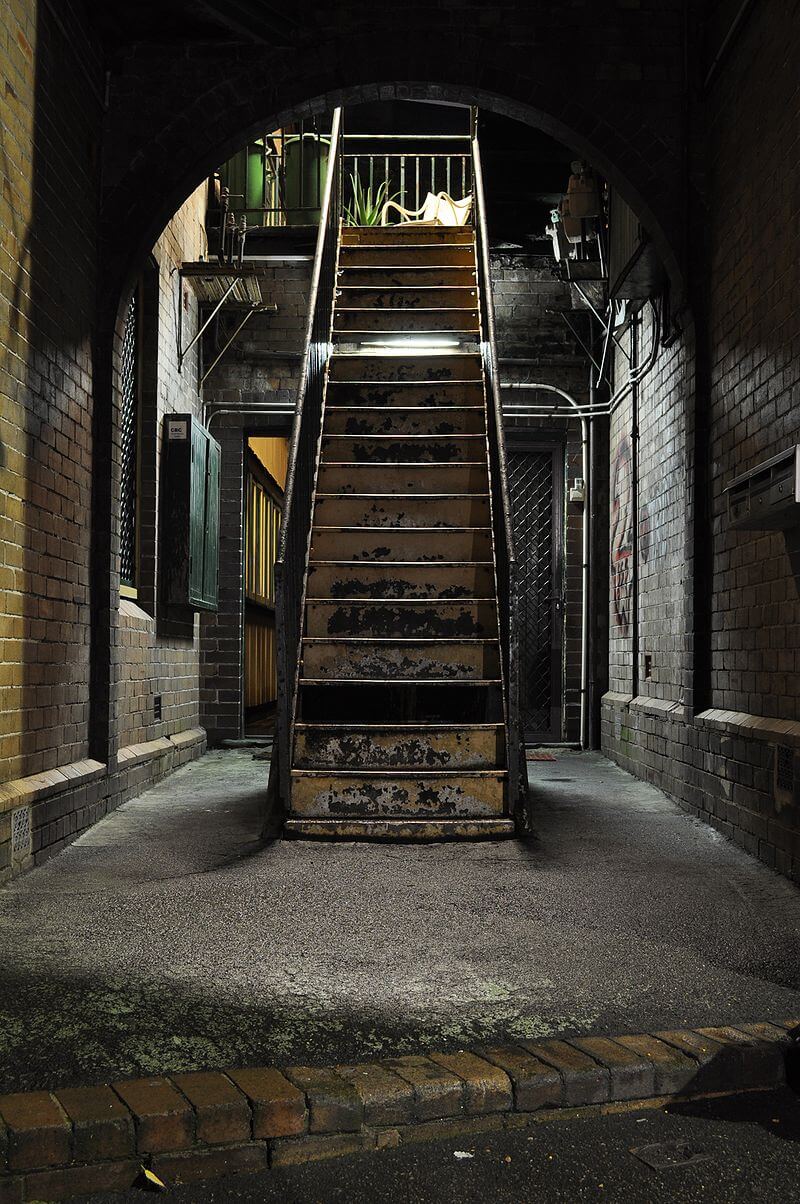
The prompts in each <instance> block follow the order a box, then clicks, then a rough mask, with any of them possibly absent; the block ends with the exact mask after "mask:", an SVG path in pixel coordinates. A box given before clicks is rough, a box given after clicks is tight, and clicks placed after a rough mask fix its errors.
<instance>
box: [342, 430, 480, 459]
mask: <svg viewBox="0 0 800 1204" xmlns="http://www.w3.org/2000/svg"><path fill="white" fill-rule="evenodd" d="M485 454H486V437H485V435H484V434H483V433H481V434H478V435H450V436H447V435H442V436H438V437H435V438H433V437H431V436H430V435H394V434H391V435H358V436H352V435H323V438H322V462H323V463H333V464H346V463H350V464H386V463H394V464H431V463H432V464H457V463H465V464H474V463H475V462H476V461H479V460H480V459H481V458H482V456H484V455H485Z"/></svg>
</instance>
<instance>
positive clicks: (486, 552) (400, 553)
mask: <svg viewBox="0 0 800 1204" xmlns="http://www.w3.org/2000/svg"><path fill="white" fill-rule="evenodd" d="M310 559H311V560H312V561H316V560H351V561H356V562H360V561H371V562H373V563H374V562H381V561H393V560H399V561H403V562H407V561H418V562H420V563H422V564H425V563H429V562H431V561H437V560H480V561H491V559H492V535H491V530H490V529H488V528H484V527H465V528H460V527H434V528H431V527H398V528H395V527H390V528H380V529H376V528H374V527H314V528H313V529H312V532H311V555H310Z"/></svg>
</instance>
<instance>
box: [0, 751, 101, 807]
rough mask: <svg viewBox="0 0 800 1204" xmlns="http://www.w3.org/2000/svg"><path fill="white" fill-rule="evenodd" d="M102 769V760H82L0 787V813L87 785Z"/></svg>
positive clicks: (18, 779) (94, 780) (95, 779)
mask: <svg viewBox="0 0 800 1204" xmlns="http://www.w3.org/2000/svg"><path fill="white" fill-rule="evenodd" d="M106 769H107V766H106V764H105V762H104V761H93V760H91V759H90V758H88V757H87V758H86V759H85V760H83V761H73V762H72V763H71V764H70V765H61V766H59V768H58V769H46V770H45V771H44V772H43V773H34V774H32V775H31V776H30V777H27V778H17V779H16V780H15V781H13V782H6V784H5V785H4V786H0V814H2V812H4V811H13V810H14V809H15V808H16V807H30V806H32V805H33V804H34V803H40V802H42V801H43V800H44V799H47V798H50V797H51V796H52V795H54V794H60V793H61V792H62V791H64V790H77V789H78V787H80V786H87V785H88V784H89V783H90V782H96V781H97V779H98V778H101V777H102V776H103V774H104V773H105V772H106Z"/></svg>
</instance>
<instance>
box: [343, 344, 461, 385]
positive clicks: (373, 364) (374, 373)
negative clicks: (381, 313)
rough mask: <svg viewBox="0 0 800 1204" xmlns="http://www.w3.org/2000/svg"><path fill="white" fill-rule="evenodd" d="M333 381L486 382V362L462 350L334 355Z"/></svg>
mask: <svg viewBox="0 0 800 1204" xmlns="http://www.w3.org/2000/svg"><path fill="white" fill-rule="evenodd" d="M329 377H330V380H331V381H342V380H348V381H358V382H360V383H365V384H371V383H373V382H377V381H382V382H386V383H396V382H400V381H409V382H411V381H413V382H414V383H417V382H418V383H426V382H428V381H436V382H439V381H451V380H453V381H456V380H459V381H460V380H469V381H481V382H482V381H483V362H482V360H481V357H480V354H479V353H478V352H472V351H461V352H458V351H456V352H450V353H449V354H447V355H443V354H433V353H431V354H422V353H420V354H417V355H409V354H408V353H407V352H403V353H401V354H397V355H369V354H364V353H352V354H351V353H346V352H334V354H333V355H332V356H331V359H330V365H329Z"/></svg>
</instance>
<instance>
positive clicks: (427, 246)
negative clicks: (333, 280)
mask: <svg viewBox="0 0 800 1204" xmlns="http://www.w3.org/2000/svg"><path fill="white" fill-rule="evenodd" d="M417 265H419V266H420V267H464V268H472V269H474V267H475V244H474V243H466V242H465V243H453V242H448V243H445V242H439V243H421V242H417V243H405V244H404V245H402V246H401V245H400V244H399V243H385V244H384V243H364V244H362V245H356V244H353V243H347V244H345V245H344V246H342V247H341V248H340V250H339V267H340V268H350V267H356V268H367V267H381V268H389V269H395V268H404V269H407V268H410V267H415V266H417Z"/></svg>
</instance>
